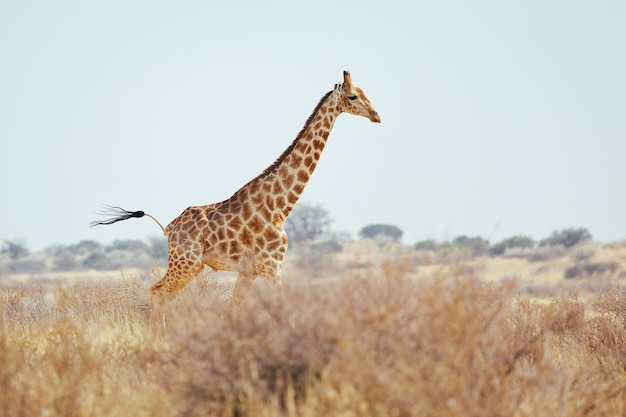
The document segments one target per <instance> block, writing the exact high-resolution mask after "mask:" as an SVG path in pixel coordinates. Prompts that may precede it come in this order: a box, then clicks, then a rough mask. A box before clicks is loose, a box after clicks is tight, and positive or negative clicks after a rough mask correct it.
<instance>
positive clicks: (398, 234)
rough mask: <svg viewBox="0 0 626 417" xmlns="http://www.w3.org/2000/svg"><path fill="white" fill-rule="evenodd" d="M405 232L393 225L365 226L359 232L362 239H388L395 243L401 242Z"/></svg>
mask: <svg viewBox="0 0 626 417" xmlns="http://www.w3.org/2000/svg"><path fill="white" fill-rule="evenodd" d="M403 234H404V232H403V231H402V230H401V229H400V228H399V227H398V226H394V225H392V224H380V223H377V224H370V225H368V226H365V227H363V228H362V229H361V231H360V232H359V237H360V238H361V239H373V238H376V237H388V238H391V240H393V241H394V242H398V241H400V239H401V238H402V235H403Z"/></svg>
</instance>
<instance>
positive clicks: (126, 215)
mask: <svg viewBox="0 0 626 417" xmlns="http://www.w3.org/2000/svg"><path fill="white" fill-rule="evenodd" d="M97 214H100V215H103V216H113V217H111V218H110V219H107V220H102V221H97V220H94V221H92V222H91V223H89V224H90V225H91V227H94V226H98V225H99V224H113V223H116V222H119V221H121V220H128V219H130V218H131V217H137V218H139V217H143V216H144V215H145V214H146V213H144V212H143V211H141V210H139V211H126V210H124V209H123V208H121V207H114V206H108V205H105V206H104V210H102V211H99V212H98V213H97Z"/></svg>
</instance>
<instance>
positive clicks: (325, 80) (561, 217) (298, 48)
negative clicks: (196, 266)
mask: <svg viewBox="0 0 626 417" xmlns="http://www.w3.org/2000/svg"><path fill="white" fill-rule="evenodd" d="M265 3H267V2H264V3H263V4H262V3H261V2H252V1H249V2H246V1H244V2H230V1H229V2H226V1H223V2H219V1H195V2H174V1H170V2H154V1H107V2H82V1H54V2H48V1H19V2H17V1H16V2H3V3H2V5H0V56H1V59H0V138H1V141H2V153H1V163H0V175H1V178H2V194H1V195H2V202H3V203H2V206H1V207H2V208H1V209H0V240H4V239H21V240H24V241H25V242H26V245H27V247H29V248H30V249H32V250H38V249H42V248H44V247H48V246H51V245H53V244H55V243H60V244H70V243H76V242H78V241H79V240H82V239H94V240H98V241H101V242H103V243H108V242H111V241H113V240H114V239H130V238H139V239H145V238H146V237H149V236H158V235H159V232H160V231H159V229H158V227H157V226H156V225H155V224H154V223H153V222H152V221H150V220H149V219H145V220H132V221H128V222H124V223H118V224H115V225H113V226H108V227H100V228H90V227H89V226H88V225H89V222H90V221H91V220H93V219H95V218H97V216H95V214H94V212H95V211H97V209H98V207H99V205H100V204H102V203H108V204H113V205H119V206H122V207H124V208H127V209H130V210H145V211H146V212H148V213H150V214H152V215H154V216H155V217H157V218H158V219H159V220H160V221H161V223H163V224H167V223H169V222H170V221H171V220H172V219H174V218H175V217H176V216H177V215H178V214H179V213H180V212H181V211H182V210H183V209H184V208H185V207H187V206H189V205H192V204H193V205H197V204H208V203H212V202H217V201H221V200H223V199H226V198H228V197H229V196H230V195H232V193H234V192H235V191H236V190H237V189H238V188H239V187H241V186H242V185H243V184H244V183H246V182H247V181H248V180H250V179H251V178H253V177H254V176H256V175H257V174H259V173H260V172H261V171H262V170H263V169H264V168H265V167H267V166H268V165H269V164H271V163H272V162H273V161H274V160H275V159H276V158H277V157H278V156H279V155H280V154H281V153H282V151H283V150H284V149H285V148H286V147H287V146H288V145H289V144H290V143H291V141H292V140H293V138H294V137H295V136H296V134H297V133H298V132H299V130H300V129H301V127H302V125H303V124H304V122H305V121H306V119H307V118H308V116H309V115H310V113H311V111H312V110H313V108H314V107H315V105H316V104H317V102H318V100H319V99H320V98H321V97H322V95H324V93H326V92H327V91H329V90H330V89H332V87H333V85H334V84H335V83H336V82H338V81H340V80H341V78H342V76H341V74H342V71H343V70H344V69H347V70H350V71H351V73H352V78H353V81H354V83H355V84H356V85H358V86H360V87H361V88H362V89H363V90H364V91H365V93H366V94H367V95H368V97H369V98H370V100H371V101H372V103H373V105H374V106H375V107H376V109H377V110H378V112H379V113H380V115H381V117H382V123H381V124H380V125H378V124H374V123H370V122H369V121H368V120H366V119H364V118H357V117H354V116H351V115H342V116H341V117H340V118H339V119H338V121H337V123H336V124H335V128H334V130H333V132H332V133H331V136H330V140H329V144H328V146H327V148H326V150H325V151H324V155H322V160H321V162H320V164H319V166H318V168H317V170H316V172H315V174H314V175H313V177H312V180H311V182H310V183H309V186H308V188H307V189H306V191H305V193H304V196H303V198H302V200H301V201H305V202H309V203H313V204H322V205H323V206H324V207H325V208H326V209H328V210H329V211H330V213H331V214H332V217H333V218H334V219H335V223H334V227H335V229H339V230H344V231H347V232H350V233H352V234H353V236H356V233H357V232H358V231H359V230H360V229H361V228H362V227H363V226H365V225H368V224H371V223H391V224H394V225H397V226H398V227H400V228H401V229H402V230H404V232H405V235H404V242H405V243H414V242H416V241H419V240H422V239H427V238H433V239H436V240H445V239H451V238H453V237H455V236H457V235H461V234H466V235H480V236H482V237H484V238H487V239H490V240H491V241H498V240H500V239H502V238H506V237H509V236H512V235H515V234H520V233H522V234H526V235H529V236H531V237H533V238H535V239H540V238H543V237H546V236H548V235H549V234H550V233H551V232H552V231H553V230H557V229H562V228H566V227H586V228H588V229H589V230H590V231H591V232H592V234H593V235H594V237H595V238H596V239H598V240H601V241H612V240H621V239H626V193H625V192H624V183H625V180H626V162H625V156H626V25H625V24H624V22H625V21H626V2H623V1H613V2H610V1H596V2H590V1H524V2H519V1H515V2H513V1H477V2H462V1H424V2H420V1H393V0H391V1H384V2H380V1H376V2H374V1H342V2H334V1H318V2H310V1H309V2H293V1H290V2H287V1H285V2H271V3H270V4H269V5H268V4H265Z"/></svg>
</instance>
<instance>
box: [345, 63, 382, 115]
mask: <svg viewBox="0 0 626 417" xmlns="http://www.w3.org/2000/svg"><path fill="white" fill-rule="evenodd" d="M335 93H337V94H339V107H340V110H341V111H343V112H346V113H350V114H354V115H357V116H363V117H367V118H368V119H370V120H371V121H372V122H375V123H380V116H379V115H378V112H376V110H375V109H374V107H373V106H372V103H370V101H369V100H368V99H367V96H365V93H364V92H363V90H361V89H360V88H359V87H355V86H354V85H352V78H351V77H350V73H349V72H348V71H344V72H343V84H335Z"/></svg>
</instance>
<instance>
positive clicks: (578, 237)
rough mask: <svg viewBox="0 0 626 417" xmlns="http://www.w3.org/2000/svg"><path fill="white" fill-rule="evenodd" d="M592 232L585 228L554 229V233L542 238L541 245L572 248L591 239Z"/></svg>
mask: <svg viewBox="0 0 626 417" xmlns="http://www.w3.org/2000/svg"><path fill="white" fill-rule="evenodd" d="M591 238H592V236H591V233H589V231H588V230H587V229H585V228H582V227H581V228H578V229H574V228H570V229H563V230H560V231H554V232H552V234H551V235H550V236H549V237H547V238H545V239H543V240H541V241H540V242H539V246H559V245H560V246H563V247H565V248H571V247H573V246H575V245H577V244H579V243H582V242H586V241H589V240H591Z"/></svg>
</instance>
